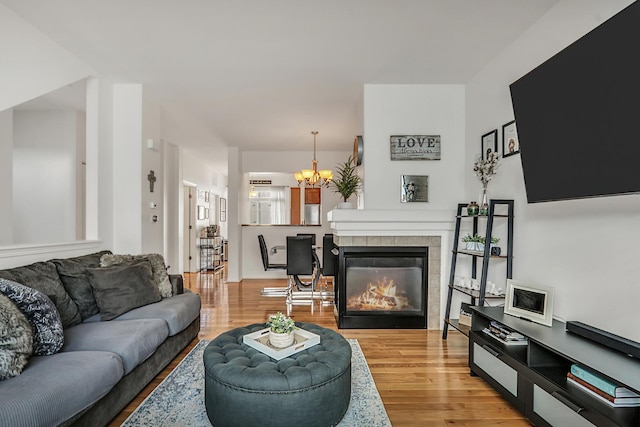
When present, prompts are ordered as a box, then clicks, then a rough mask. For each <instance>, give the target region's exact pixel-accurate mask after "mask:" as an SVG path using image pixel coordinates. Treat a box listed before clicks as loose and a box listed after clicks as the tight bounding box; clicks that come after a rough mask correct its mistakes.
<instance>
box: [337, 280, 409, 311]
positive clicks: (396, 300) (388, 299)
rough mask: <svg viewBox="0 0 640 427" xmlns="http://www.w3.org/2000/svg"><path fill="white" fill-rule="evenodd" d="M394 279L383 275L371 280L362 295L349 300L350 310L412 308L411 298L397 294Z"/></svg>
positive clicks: (348, 306)
mask: <svg viewBox="0 0 640 427" xmlns="http://www.w3.org/2000/svg"><path fill="white" fill-rule="evenodd" d="M396 292H397V287H396V284H395V282H394V281H393V279H391V280H389V279H387V278H386V277H383V278H382V279H381V280H378V281H377V282H375V283H372V282H369V283H368V284H367V289H366V290H365V291H364V292H363V293H362V294H360V295H357V296H354V297H351V298H349V299H348V300H347V309H349V310H411V309H412V308H413V307H412V306H411V304H410V303H409V298H407V297H405V296H403V295H397V294H396Z"/></svg>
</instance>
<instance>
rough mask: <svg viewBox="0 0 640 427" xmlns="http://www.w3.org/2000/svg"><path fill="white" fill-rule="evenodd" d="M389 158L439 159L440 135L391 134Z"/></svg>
mask: <svg viewBox="0 0 640 427" xmlns="http://www.w3.org/2000/svg"><path fill="white" fill-rule="evenodd" d="M391 160H440V135H391Z"/></svg>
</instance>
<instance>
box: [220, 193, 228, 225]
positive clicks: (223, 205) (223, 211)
mask: <svg viewBox="0 0 640 427" xmlns="http://www.w3.org/2000/svg"><path fill="white" fill-rule="evenodd" d="M226 221H227V199H225V198H224V197H220V222H226Z"/></svg>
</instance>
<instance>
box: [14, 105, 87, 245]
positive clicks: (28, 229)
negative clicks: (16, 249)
mask: <svg viewBox="0 0 640 427" xmlns="http://www.w3.org/2000/svg"><path fill="white" fill-rule="evenodd" d="M13 116H14V124H13V126H14V127H13V131H14V133H13V183H14V190H13V202H12V208H13V242H12V243H19V244H23V243H54V242H71V241H74V240H77V239H78V237H79V236H77V235H76V221H77V219H78V217H77V205H76V185H77V182H76V173H77V169H78V165H77V163H78V162H81V161H82V160H84V159H77V158H76V154H77V153H76V145H77V144H83V145H84V137H82V138H81V139H80V140H78V120H79V119H80V117H79V116H78V114H77V113H75V112H73V111H68V112H65V111H15V112H14V115H13ZM81 119H82V120H84V118H83V117H82V118H81Z"/></svg>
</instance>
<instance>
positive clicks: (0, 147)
mask: <svg viewBox="0 0 640 427" xmlns="http://www.w3.org/2000/svg"><path fill="white" fill-rule="evenodd" d="M0 200H2V201H4V202H3V203H4V204H5V206H4V208H3V209H0V246H4V245H10V244H12V243H13V209H9V207H8V206H6V205H7V202H6V201H9V200H13V110H12V109H8V110H5V111H0Z"/></svg>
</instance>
